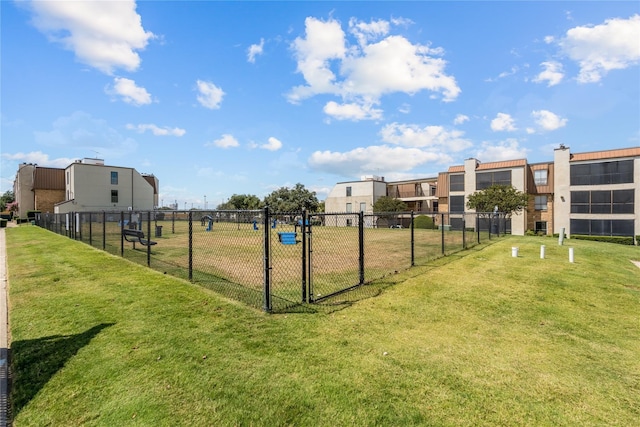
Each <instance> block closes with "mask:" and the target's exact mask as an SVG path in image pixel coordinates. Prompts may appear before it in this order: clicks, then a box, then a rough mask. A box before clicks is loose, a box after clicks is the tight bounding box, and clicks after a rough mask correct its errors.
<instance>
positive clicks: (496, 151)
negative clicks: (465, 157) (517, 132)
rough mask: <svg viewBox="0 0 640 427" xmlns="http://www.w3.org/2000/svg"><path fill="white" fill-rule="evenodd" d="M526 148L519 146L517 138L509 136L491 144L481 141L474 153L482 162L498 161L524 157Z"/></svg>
mask: <svg viewBox="0 0 640 427" xmlns="http://www.w3.org/2000/svg"><path fill="white" fill-rule="evenodd" d="M528 152H529V150H528V149H526V148H524V147H520V143H519V142H518V140H517V139H513V138H509V139H507V140H505V141H501V142H499V143H498V144H497V145H492V144H491V143H489V142H483V143H482V147H481V149H480V150H478V151H477V153H476V158H478V159H479V160H481V161H483V162H499V161H503V160H513V159H524V158H526V157H527V153H528Z"/></svg>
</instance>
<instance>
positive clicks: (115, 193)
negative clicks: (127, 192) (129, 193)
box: [111, 190, 118, 203]
mask: <svg viewBox="0 0 640 427" xmlns="http://www.w3.org/2000/svg"><path fill="white" fill-rule="evenodd" d="M111 203H118V190H111Z"/></svg>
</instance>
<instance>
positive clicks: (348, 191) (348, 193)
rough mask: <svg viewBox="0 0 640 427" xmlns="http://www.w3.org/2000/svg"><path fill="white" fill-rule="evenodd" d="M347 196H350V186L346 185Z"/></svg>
mask: <svg viewBox="0 0 640 427" xmlns="http://www.w3.org/2000/svg"><path fill="white" fill-rule="evenodd" d="M347 197H351V187H347Z"/></svg>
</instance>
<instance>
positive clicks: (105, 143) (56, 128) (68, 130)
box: [34, 111, 137, 158]
mask: <svg viewBox="0 0 640 427" xmlns="http://www.w3.org/2000/svg"><path fill="white" fill-rule="evenodd" d="M34 139H35V142H37V143H38V144H42V145H46V146H54V147H64V148H68V149H69V150H73V151H74V152H78V153H85V154H84V156H85V157H86V156H87V155H92V156H93V155H94V153H98V154H97V155H99V156H100V157H101V158H113V157H121V156H124V155H127V154H130V153H132V152H135V150H136V148H137V143H136V141H135V140H134V139H132V138H125V137H123V136H122V135H120V134H119V133H118V132H117V131H116V130H115V129H113V128H111V127H109V125H108V124H107V122H106V120H102V119H95V118H93V117H92V116H91V115H90V114H87V113H85V112H84V111H76V112H74V113H73V114H71V115H70V116H66V117H60V118H58V119H57V120H56V121H54V122H53V129H52V130H51V131H46V132H44V131H37V132H34Z"/></svg>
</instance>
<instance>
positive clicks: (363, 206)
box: [360, 202, 367, 212]
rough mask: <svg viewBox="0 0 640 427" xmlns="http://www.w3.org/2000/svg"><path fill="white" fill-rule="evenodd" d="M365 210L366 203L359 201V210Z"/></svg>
mask: <svg viewBox="0 0 640 427" xmlns="http://www.w3.org/2000/svg"><path fill="white" fill-rule="evenodd" d="M366 211H367V204H366V203H364V202H362V203H360V212H366Z"/></svg>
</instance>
